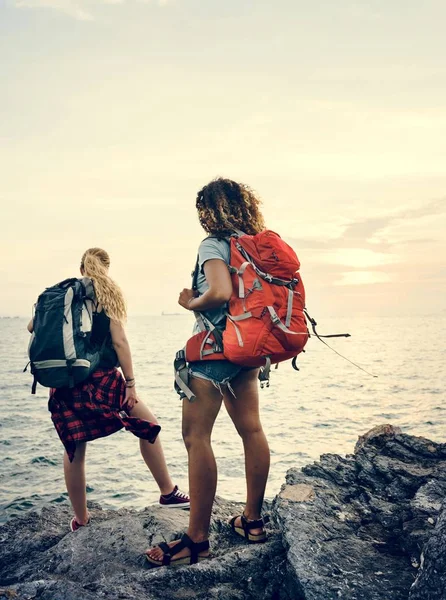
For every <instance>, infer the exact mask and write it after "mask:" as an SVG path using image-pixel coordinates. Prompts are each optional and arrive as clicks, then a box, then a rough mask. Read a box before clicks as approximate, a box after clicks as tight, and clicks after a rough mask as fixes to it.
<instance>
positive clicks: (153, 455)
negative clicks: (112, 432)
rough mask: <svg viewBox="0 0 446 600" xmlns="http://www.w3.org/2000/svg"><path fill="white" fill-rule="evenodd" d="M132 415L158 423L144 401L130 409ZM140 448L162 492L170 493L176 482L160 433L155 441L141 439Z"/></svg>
mask: <svg viewBox="0 0 446 600" xmlns="http://www.w3.org/2000/svg"><path fill="white" fill-rule="evenodd" d="M130 414H131V416H132V417H138V418H139V419H145V420H146V421H151V422H152V423H157V422H158V421H157V420H156V417H155V415H154V414H153V413H152V411H151V410H150V409H149V408H148V406H146V405H145V404H144V403H143V402H141V401H139V402H138V404H136V405H135V406H134V407H133V408H132V410H131V411H130ZM139 448H140V451H141V456H142V457H143V459H144V462H145V463H146V465H147V466H148V468H149V471H150V472H151V473H152V475H153V478H154V479H155V481H156V483H157V484H158V487H159V489H160V492H161V494H170V493H171V492H172V491H173V489H174V484H173V482H172V479H171V478H170V475H169V471H168V470H167V465H166V460H165V458H164V452H163V447H162V445H161V440H160V437H159V435H158V437H157V438H156V440H155V442H154V443H153V444H151V443H150V442H148V441H147V440H141V439H140V440H139Z"/></svg>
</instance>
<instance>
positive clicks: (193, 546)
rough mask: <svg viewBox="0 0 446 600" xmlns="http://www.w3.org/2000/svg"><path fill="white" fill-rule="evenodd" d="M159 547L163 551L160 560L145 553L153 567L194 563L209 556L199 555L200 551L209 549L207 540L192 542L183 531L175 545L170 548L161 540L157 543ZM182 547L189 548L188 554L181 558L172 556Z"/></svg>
mask: <svg viewBox="0 0 446 600" xmlns="http://www.w3.org/2000/svg"><path fill="white" fill-rule="evenodd" d="M158 546H159V548H161V550H162V551H163V552H164V555H163V558H162V559H161V560H155V559H154V558H151V557H150V556H149V555H148V554H146V558H147V560H148V561H149V563H150V564H151V565H153V566H154V567H168V566H172V567H179V566H180V565H194V564H196V563H198V562H201V561H202V560H206V559H208V558H209V556H199V553H200V552H205V551H206V550H209V541H208V540H206V541H204V542H198V543H195V542H193V541H192V540H191V539H190V537H189V536H188V535H187V533H183V535H182V537H181V540H180V542H179V543H178V544H176V545H175V546H172V548H170V547H169V546H168V545H167V544H166V542H161V544H158ZM184 548H189V549H190V555H189V556H183V557H182V558H173V559H172V557H173V556H175V554H178V553H179V552H181V550H183V549H184Z"/></svg>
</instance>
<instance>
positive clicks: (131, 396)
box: [123, 386, 139, 412]
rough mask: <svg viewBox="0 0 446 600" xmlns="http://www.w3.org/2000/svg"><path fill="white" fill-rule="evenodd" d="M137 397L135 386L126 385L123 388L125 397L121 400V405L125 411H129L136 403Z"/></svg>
mask: <svg viewBox="0 0 446 600" xmlns="http://www.w3.org/2000/svg"><path fill="white" fill-rule="evenodd" d="M138 402H139V398H138V394H137V393H136V387H135V386H133V387H126V388H125V398H124V402H123V406H124V407H125V409H126V411H127V412H130V411H131V410H132V408H133V407H134V406H135V405H136V404H138Z"/></svg>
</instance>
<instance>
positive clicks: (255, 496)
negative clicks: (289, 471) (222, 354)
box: [224, 369, 270, 533]
mask: <svg viewBox="0 0 446 600" xmlns="http://www.w3.org/2000/svg"><path fill="white" fill-rule="evenodd" d="M257 375H258V371H257V369H255V370H250V371H242V372H241V373H240V374H239V375H237V377H236V378H235V379H234V380H233V381H232V384H231V385H232V389H233V390H234V394H235V397H234V396H233V395H232V394H231V393H230V392H229V391H226V393H225V395H224V402H225V406H226V410H227V411H228V414H229V416H230V417H231V419H232V421H233V423H234V425H235V427H236V429H237V431H238V433H239V435H240V436H241V438H242V441H243V448H244V451H245V473H246V489H247V496H246V506H245V510H244V513H245V517H246V518H247V519H249V520H256V519H259V518H260V516H261V514H260V513H261V510H262V504H263V497H264V494H265V487H266V482H267V479H268V473H269V465H270V453H269V447H268V442H267V440H266V437H265V434H264V432H263V429H262V424H261V422H260V416H259V392H258V384H257ZM236 525H238V526H239V525H240V522H239V521H236ZM260 531H261V530H260V529H253V530H252V533H260Z"/></svg>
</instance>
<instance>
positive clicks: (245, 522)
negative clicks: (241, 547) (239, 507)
mask: <svg viewBox="0 0 446 600" xmlns="http://www.w3.org/2000/svg"><path fill="white" fill-rule="evenodd" d="M268 522H269V517H268V516H265V517H263V518H262V517H259V518H258V519H248V518H247V517H246V516H245V514H241V515H240V516H236V517H231V518H230V519H229V521H228V523H229V525H230V526H231V528H232V531H234V532H235V533H237V534H238V535H240V536H242V537H243V538H245V539H246V540H247V541H248V542H249V543H250V544H260V543H262V542H266V531H265V524H266V523H268Z"/></svg>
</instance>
